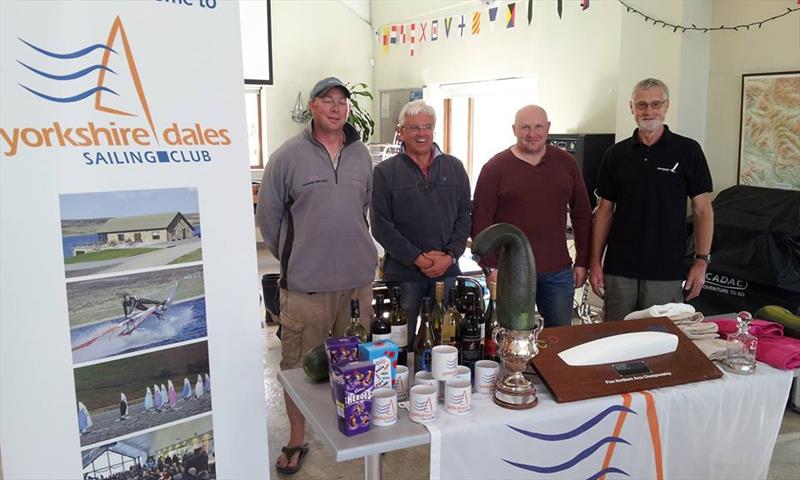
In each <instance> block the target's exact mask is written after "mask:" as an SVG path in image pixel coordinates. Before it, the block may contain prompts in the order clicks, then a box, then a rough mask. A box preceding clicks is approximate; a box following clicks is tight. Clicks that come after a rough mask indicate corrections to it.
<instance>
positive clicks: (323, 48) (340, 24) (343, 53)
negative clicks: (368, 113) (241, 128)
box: [265, 0, 374, 153]
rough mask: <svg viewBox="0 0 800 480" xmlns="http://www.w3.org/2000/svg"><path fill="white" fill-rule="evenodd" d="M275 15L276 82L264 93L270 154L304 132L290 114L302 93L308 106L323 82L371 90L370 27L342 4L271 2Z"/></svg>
mask: <svg viewBox="0 0 800 480" xmlns="http://www.w3.org/2000/svg"><path fill="white" fill-rule="evenodd" d="M356 3H359V2H356ZM351 6H352V5H351ZM271 13H272V71H273V77H274V83H273V85H272V86H267V87H266V89H265V92H266V103H267V111H266V113H267V115H266V117H267V119H266V122H267V138H268V148H269V150H270V153H272V152H273V151H275V150H276V149H277V148H278V147H280V146H281V144H282V143H283V142H284V141H286V140H287V139H288V138H290V137H292V136H293V135H295V134H297V133H298V132H300V131H301V130H302V128H303V125H302V124H299V123H295V122H293V121H292V119H291V118H290V113H289V112H290V111H291V109H292V107H293V106H294V103H295V100H296V98H297V92H298V91H299V92H301V94H302V99H303V102H304V103H307V102H308V92H309V90H311V87H313V86H314V83H316V82H317V81H318V80H320V79H322V78H324V77H328V76H335V77H338V78H340V79H341V80H342V81H345V82H351V83H355V82H366V83H367V84H368V85H372V83H373V81H372V68H371V67H370V58H371V57H372V54H373V53H372V48H373V41H374V40H373V35H372V29H371V27H370V26H369V24H368V23H367V22H366V21H365V20H364V19H362V18H361V17H359V16H358V15H357V14H356V13H354V11H353V10H352V9H351V8H350V7H348V6H345V5H344V4H342V3H341V2H338V1H332V0H272V11H271ZM368 106H369V107H370V108H371V106H370V105H368Z"/></svg>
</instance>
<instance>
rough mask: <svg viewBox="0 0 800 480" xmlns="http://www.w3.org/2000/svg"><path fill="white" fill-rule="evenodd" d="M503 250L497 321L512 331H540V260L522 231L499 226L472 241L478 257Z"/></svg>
mask: <svg viewBox="0 0 800 480" xmlns="http://www.w3.org/2000/svg"><path fill="white" fill-rule="evenodd" d="M497 248H499V249H500V257H499V258H500V260H499V262H498V271H497V321H498V323H500V326H501V327H503V328H508V329H511V330H533V329H534V328H538V327H539V326H540V325H538V322H536V318H535V316H534V307H535V305H536V261H535V260H534V258H533V251H531V245H530V243H528V239H527V238H526V237H525V234H524V233H522V230H520V229H519V228H517V227H515V226H514V225H511V224H510V223H496V224H494V225H492V226H490V227H488V228H486V229H485V230H484V231H482V232H480V233H479V234H478V235H476V236H475V238H474V239H472V253H474V254H475V255H476V256H478V257H484V256H486V255H489V254H491V253H492V252H494V251H495V250H496V249H497Z"/></svg>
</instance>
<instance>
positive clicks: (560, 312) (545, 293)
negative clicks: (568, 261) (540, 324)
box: [536, 268, 575, 327]
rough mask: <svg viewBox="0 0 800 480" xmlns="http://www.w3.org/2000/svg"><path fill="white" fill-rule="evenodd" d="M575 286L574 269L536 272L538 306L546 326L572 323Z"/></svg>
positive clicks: (560, 325) (561, 325)
mask: <svg viewBox="0 0 800 480" xmlns="http://www.w3.org/2000/svg"><path fill="white" fill-rule="evenodd" d="M574 296H575V287H574V284H573V279H572V269H571V268H567V269H566V270H562V271H560V272H552V273H538V274H536V306H537V307H538V309H539V315H541V316H542V318H544V326H545V327H563V326H569V325H572V302H573V297H574Z"/></svg>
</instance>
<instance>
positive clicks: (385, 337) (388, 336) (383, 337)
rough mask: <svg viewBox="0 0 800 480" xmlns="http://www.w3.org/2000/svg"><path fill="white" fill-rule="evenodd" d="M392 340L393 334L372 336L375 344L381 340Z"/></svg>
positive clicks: (375, 334) (374, 334)
mask: <svg viewBox="0 0 800 480" xmlns="http://www.w3.org/2000/svg"><path fill="white" fill-rule="evenodd" d="M391 339H392V334H391V333H385V334H382V335H381V334H378V333H373V334H372V341H373V342H379V341H381V340H391Z"/></svg>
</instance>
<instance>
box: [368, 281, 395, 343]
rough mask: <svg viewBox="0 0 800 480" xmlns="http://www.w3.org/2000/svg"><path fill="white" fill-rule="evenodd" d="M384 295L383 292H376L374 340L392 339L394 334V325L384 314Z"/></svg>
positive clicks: (373, 325) (373, 324) (373, 326)
mask: <svg viewBox="0 0 800 480" xmlns="http://www.w3.org/2000/svg"><path fill="white" fill-rule="evenodd" d="M385 298H386V297H384V295H383V294H382V293H377V294H375V318H374V319H373V320H372V341H373V342H377V341H379V340H390V339H391V336H392V327H391V326H390V325H389V322H387V321H386V316H385V315H384V314H383V303H384V299H385Z"/></svg>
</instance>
